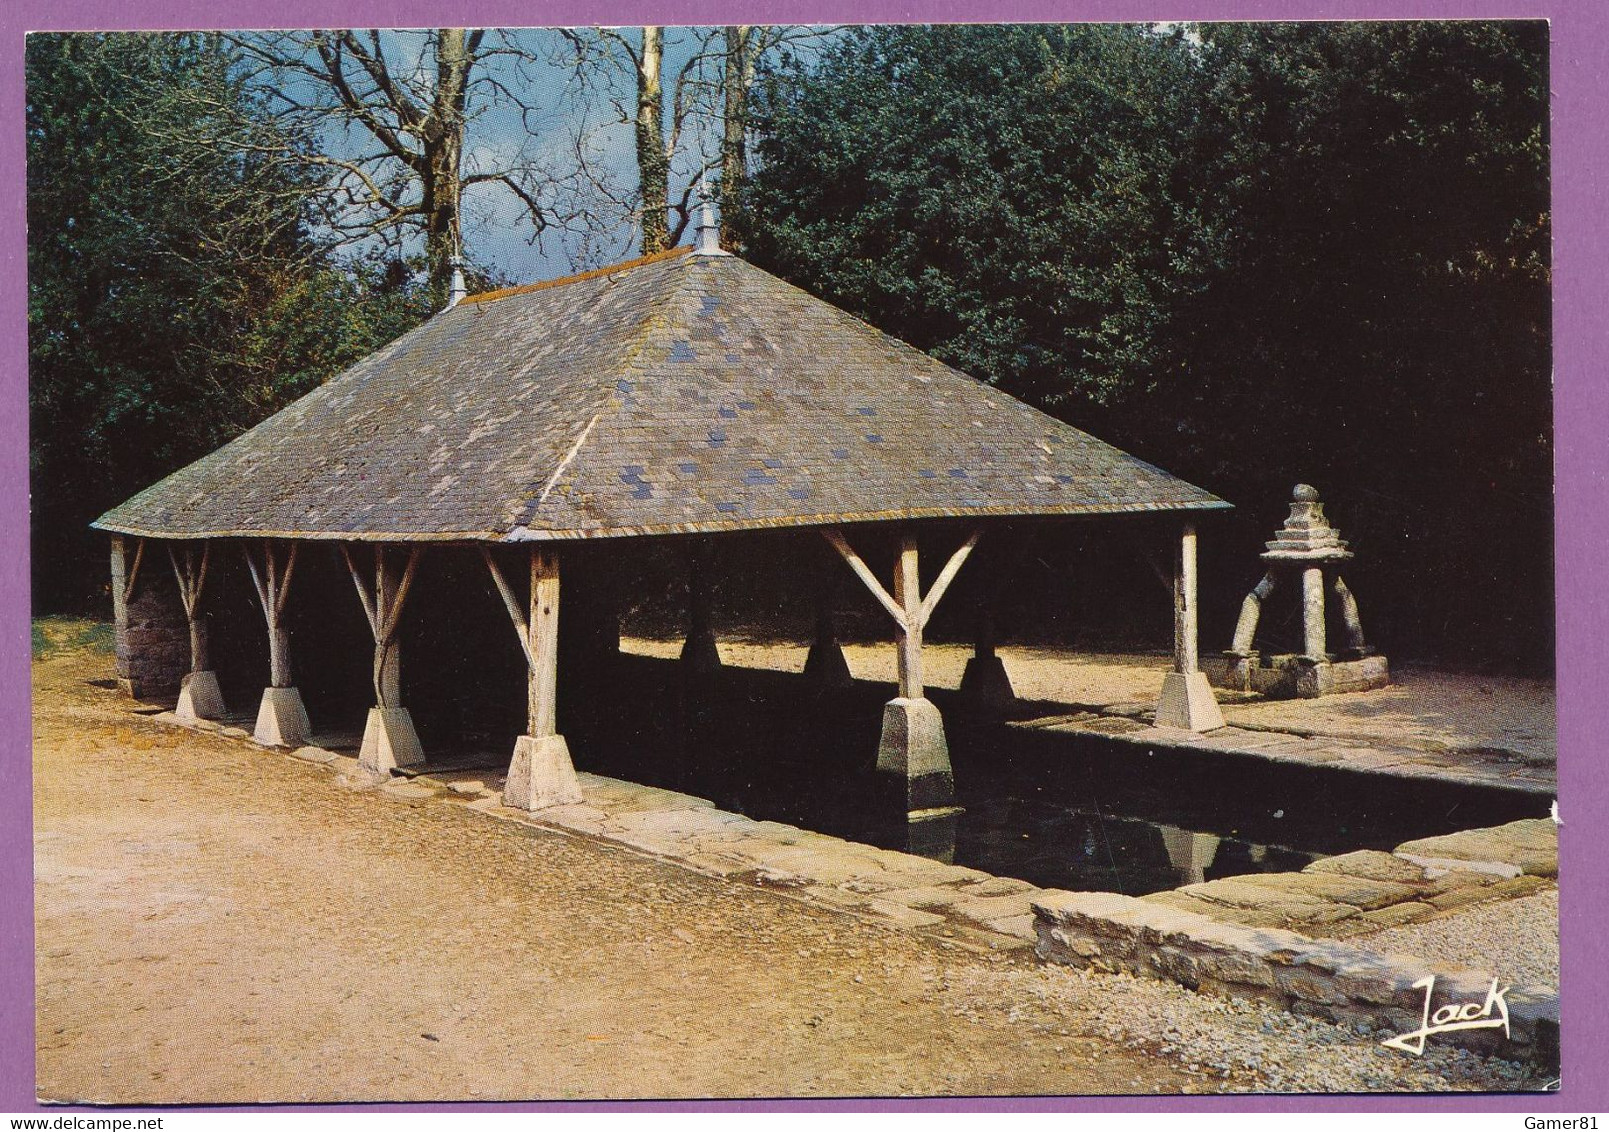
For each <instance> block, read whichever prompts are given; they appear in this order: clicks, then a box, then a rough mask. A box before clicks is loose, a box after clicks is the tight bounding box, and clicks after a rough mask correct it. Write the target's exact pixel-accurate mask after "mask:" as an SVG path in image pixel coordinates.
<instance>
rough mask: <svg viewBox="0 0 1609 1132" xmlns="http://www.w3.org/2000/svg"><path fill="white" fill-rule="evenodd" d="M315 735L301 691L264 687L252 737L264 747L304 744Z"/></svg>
mask: <svg viewBox="0 0 1609 1132" xmlns="http://www.w3.org/2000/svg"><path fill="white" fill-rule="evenodd" d="M312 735H313V725H312V724H311V723H309V722H308V719H307V708H305V707H303V706H302V693H300V692H298V691H297V690H296V689H295V688H264V689H263V703H262V706H261V707H260V708H258V709H257V728H256V730H255V731H253V732H252V736H251V737H252V738H253V739H255V740H257V742H259V743H261V744H262V745H263V746H265V747H305V746H307V742H308V740H309V739H310V738H312Z"/></svg>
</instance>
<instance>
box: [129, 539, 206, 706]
mask: <svg viewBox="0 0 1609 1132" xmlns="http://www.w3.org/2000/svg"><path fill="white" fill-rule="evenodd" d="M134 542H135V540H133V539H124V538H122V537H121V536H116V537H114V538H113V539H112V612H113V622H114V632H115V635H116V642H117V682H118V686H119V687H120V688H122V690H123V691H124V692H126V693H127V694H128V695H131V696H133V697H134V698H135V699H137V700H144V699H160V698H163V697H171V696H176V695H178V692H179V680H180V678H181V677H182V676H183V675H184V674H185V673H186V672H188V671H190V626H189V623H188V622H187V621H186V620H185V617H184V607H183V606H182V605H181V604H180V603H179V595H178V592H177V590H176V589H175V587H174V583H173V575H172V574H171V573H170V567H169V564H168V558H167V552H166V550H165V549H163V547H162V546H161V545H160V544H155V543H153V545H151V546H149V547H147V548H146V551H145V554H144V556H143V561H141V563H140V569H139V572H138V573H137V574H135V576H134V588H133V593H132V594H130V593H129V592H128V579H129V575H130V573H131V572H132V571H133V568H134V558H135V550H134V549H133V544H134Z"/></svg>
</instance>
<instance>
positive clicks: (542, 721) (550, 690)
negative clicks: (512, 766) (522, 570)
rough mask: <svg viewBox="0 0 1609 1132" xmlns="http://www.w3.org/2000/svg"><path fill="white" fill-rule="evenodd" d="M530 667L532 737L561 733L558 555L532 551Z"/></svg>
mask: <svg viewBox="0 0 1609 1132" xmlns="http://www.w3.org/2000/svg"><path fill="white" fill-rule="evenodd" d="M530 626H531V628H530V633H531V653H530V655H531V666H530V679H529V687H528V700H529V707H530V732H529V734H530V735H531V737H532V738H533V739H546V738H548V737H549V736H553V735H557V734H558V733H559V556H558V554H557V553H555V552H554V551H552V550H550V549H546V548H542V547H538V548H536V549H534V550H532V551H531V618H530Z"/></svg>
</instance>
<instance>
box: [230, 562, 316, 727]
mask: <svg viewBox="0 0 1609 1132" xmlns="http://www.w3.org/2000/svg"><path fill="white" fill-rule="evenodd" d="M243 549H244V550H245V554H246V567H247V569H249V570H250V571H251V583H252V586H253V587H255V589H256V590H257V600H258V601H259V602H261V603H262V607H263V619H264V621H266V622H267V626H268V687H267V688H265V689H264V690H263V702H262V706H261V707H260V708H258V710H257V727H256V730H255V732H254V733H253V738H255V739H256V740H257V741H258V742H259V743H263V744H265V745H268V746H272V747H300V746H304V745H305V744H306V743H307V741H308V739H309V738H311V736H312V731H313V728H312V724H311V723H309V722H308V719H307V708H306V707H305V706H304V705H303V704H302V694H301V693H300V692H298V691H297V690H296V688H295V687H294V686H293V685H292V684H291V664H290V633H289V632H288V631H287V630H286V628H285V626H284V616H285V602H286V599H287V598H289V596H290V587H291V578H292V577H293V576H294V575H295V573H296V556H297V552H298V550H299V549H300V544H299V543H297V542H294V541H292V542H291V543H290V544H289V548H288V549H287V550H285V551H284V555H283V559H282V558H281V557H280V555H279V553H278V552H277V551H276V548H275V546H274V543H273V541H272V540H270V539H264V540H263V544H262V555H263V565H262V566H261V568H259V567H258V565H257V560H256V559H255V558H254V557H253V556H252V552H251V547H250V546H249V545H248V546H245V547H244V548H243Z"/></svg>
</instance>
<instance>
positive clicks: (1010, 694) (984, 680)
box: [960, 656, 1017, 711]
mask: <svg viewBox="0 0 1609 1132" xmlns="http://www.w3.org/2000/svg"><path fill="white" fill-rule="evenodd" d="M960 695H961V700H962V702H964V703H966V704H969V705H970V706H972V707H974V708H984V709H986V710H989V711H998V710H1000V709H1001V708H1005V707H1009V706H1011V704H1013V703H1015V702H1016V699H1017V692H1016V689H1014V688H1013V687H1012V686H1011V677H1010V676H1009V675H1007V673H1006V666H1005V665H1004V664H1003V663H1001V661H1000V658H999V657H998V656H974V657H972V658H971V659H970V660H968V661H967V667H966V671H965V672H963V673H962V674H961V690H960Z"/></svg>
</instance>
